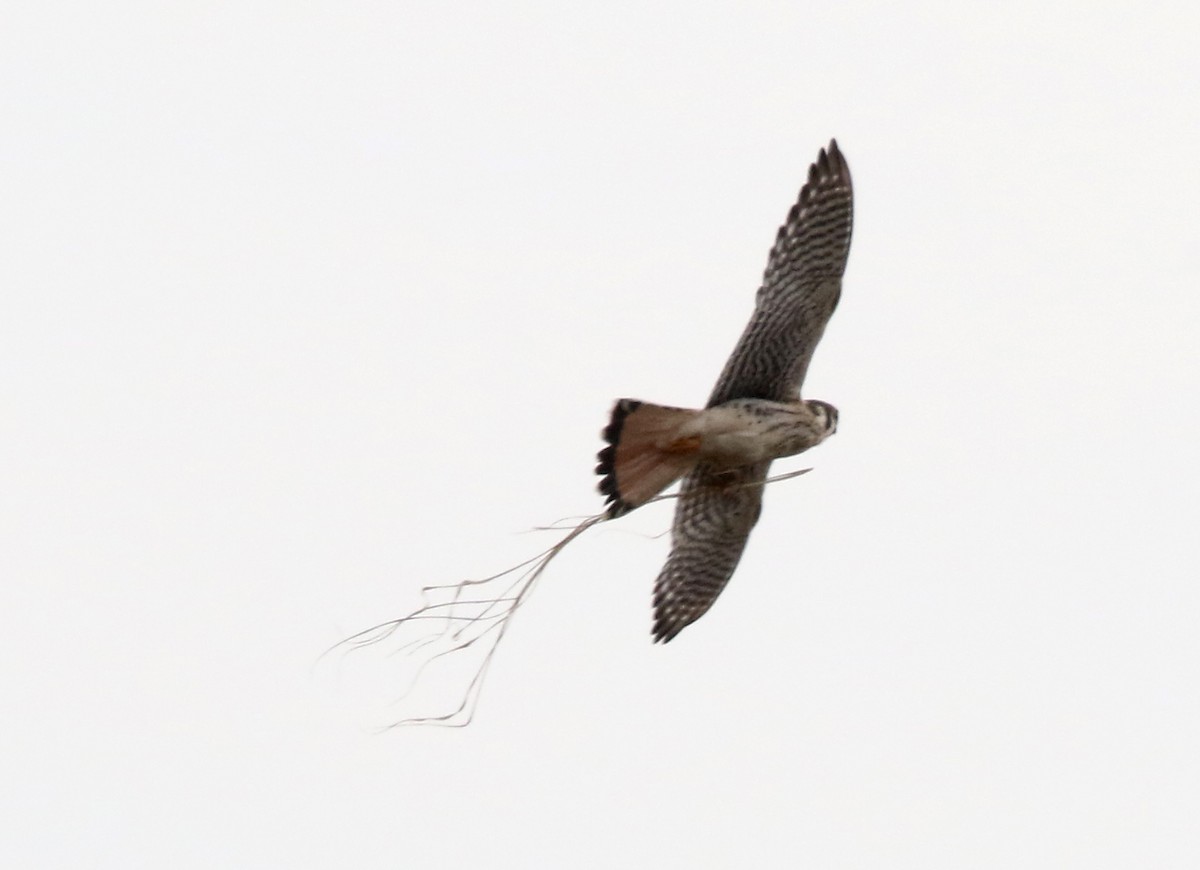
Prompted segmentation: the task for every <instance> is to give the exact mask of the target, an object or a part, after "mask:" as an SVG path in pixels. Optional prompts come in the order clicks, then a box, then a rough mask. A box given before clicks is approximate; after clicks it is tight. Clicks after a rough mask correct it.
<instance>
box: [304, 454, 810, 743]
mask: <svg viewBox="0 0 1200 870" xmlns="http://www.w3.org/2000/svg"><path fill="white" fill-rule="evenodd" d="M810 471H812V469H811V468H801V469H799V470H797V471H789V472H787V473H785V474H779V475H776V476H774V477H769V478H767V479H766V480H764V481H762V482H761V483H757V482H756V483H744V484H738V486H742V487H758V486H766V485H767V484H771V483H778V482H780V481H783V480H790V479H791V478H793V477H799V476H800V475H802V474H807V473H808V472H810ZM723 488H728V487H723ZM675 498H679V493H678V492H673V493H666V494H664V495H658V496H655V497H654V498H652V499H650V500H649V501H647V502H646V504H652V503H653V502H657V501H667V500H669V499H675ZM608 518H609V517H608V515H607V514H595V515H593V516H589V517H584V518H582V519H580V520H579V521H578V522H575V523H574V524H573V525H570V524H568V525H563V524H562V523H563V522H567V523H570V522H571V521H572V520H573V519H575V518H569V519H567V520H560V521H558V522H556V523H553V524H551V525H549V526H540V527H538V528H537V530H538V531H564V530H565V531H566V532H567V534H566V535H565V536H564V537H563V538H562V539H560V540H559V541H558V542H557V543H556V544H554V545H553V546H551V547H548V548H547V549H545V550H543V551H542V552H540V553H538V554H537V555H536V556H533V557H531V558H529V559H526V560H525V561H524V562H521V563H519V564H517V565H514V566H512V567H511V568H508V569H506V570H504V571H501V572H499V573H498V574H493V575H491V576H490V577H484V578H483V579H480V580H462V581H460V582H458V583H451V584H440V585H432V586H426V587H424V588H423V589H422V590H421V597H422V599H423V601H424V602H425V603H424V604H423V605H422V606H421V607H420V608H418V609H417V610H416V611H414V612H413V613H411V614H409V615H408V616H403V617H400V618H399V619H392V620H388V621H387V622H382V623H380V624H378V625H374V626H371V627H370V628H366V629H363V630H362V631H359V632H356V633H355V634H352V635H350V637H347V638H346V639H344V640H341V641H339V642H338V643H336V644H334V645H333V646H331V647H330V648H329V649H327V650H325V652H323V653H321V656H320V657H319V658H318V661H320V659H323V658H324V657H325V656H327V655H329V654H330V653H332V652H334V651H337V650H340V651H343V652H344V653H345V654H347V655H349V654H350V653H354V652H359V651H363V650H367V649H371V648H373V647H376V646H378V645H379V644H381V643H383V642H384V641H387V640H388V639H390V638H392V637H394V636H396V635H397V633H399V632H401V631H402V630H403V629H406V628H409V627H416V626H417V624H418V623H424V622H438V623H441V627H440V628H438V627H435V626H431V627H430V630H429V631H427V632H420V631H418V632H417V634H416V636H415V637H413V638H412V639H411V640H407V641H405V642H403V643H400V644H399V645H398V646H396V647H395V648H394V649H391V650H389V651H388V652H387V653H386V654H385V655H386V656H387V657H389V658H390V657H393V656H398V657H402V658H407V659H411V660H413V668H412V672H411V676H410V678H409V679H408V680H407V681H406V685H405V686H403V687H402V688H401V690H400V692H399V694H398V695H396V696H395V697H393V698H392V701H391V703H392V705H393V706H397V705H399V704H401V703H402V702H403V701H404V700H405V699H406V698H408V697H409V695H410V694H411V693H412V691H413V690H414V689H415V688H416V686H417V685H418V684H419V683H420V681H421V677H422V675H424V673H425V671H426V669H427V668H429V667H430V666H431V665H433V664H434V663H435V662H437V661H439V660H441V659H443V658H445V657H447V656H450V655H452V654H453V653H458V652H462V651H464V650H470V649H472V648H473V647H476V646H477V645H481V644H487V646H486V647H485V649H484V651H483V658H482V661H481V662H480V664H479V666H478V667H477V668H476V669H475V671H474V673H473V675H472V676H471V679H470V681H469V683H468V685H467V687H466V689H465V690H464V691H463V693H462V695H461V700H460V701H459V703H458V705H457V706H456V707H455V708H454V709H453V710H450V711H449V712H447V713H444V714H442V715H437V716H411V717H405V718H402V719H399V720H397V721H394V722H391V723H389V724H387V725H385V726H383V727H382V728H381V729H379V730H381V731H388V730H391V729H393V728H399V727H401V726H406V725H441V726H443V727H450V728H462V727H464V726H466V725H469V724H470V722H471V720H472V718H474V715H475V709H476V706H477V705H478V702H479V693H480V690H481V689H482V687H483V682H484V679H485V678H486V676H487V672H488V668H489V667H491V664H492V658H493V656H494V655H495V654H496V649H497V648H498V647H499V645H500V641H501V640H503V638H504V635H505V633H506V632H507V631H508V627H509V625H510V624H511V621H512V617H513V616H514V615H515V614H516V612H517V610H518V608H520V607H521V605H522V604H524V603H525V601H526V600H527V599H528V598H529V596H530V594H531V593H532V592H533V589H534V586H536V584H537V581H538V578H539V577H541V575H542V572H544V571H545V570H546V568H547V566H549V564H550V562H551V561H553V559H554V557H555V556H557V555H558V554H559V553H561V552H562V551H563V550H564V549H565V548H566V547H567V545H568V544H570V543H571V542H572V541H574V540H575V539H576V538H578V537H579V536H580V535H582V534H583V533H584V532H586V531H587V530H588V529H590V528H592V527H593V526H595V525H598V524H599V523H602V522H604V521H605V520H607V519H608ZM522 569H524V570H522ZM518 572H519V573H518ZM509 577H511V578H513V579H511V580H510V581H509V583H508V585H507V586H506V587H505V588H504V590H503V592H501V593H500V594H499V595H492V594H488V593H487V592H486V589H487V588H488V584H494V583H496V582H497V581H502V580H503V579H504V578H509ZM477 593H478V594H477ZM435 596H443V597H447V596H448V598H447V600H437V601H435V600H433V598H434V597H435ZM464 596H469V597H464ZM431 647H435V649H430V648H431Z"/></svg>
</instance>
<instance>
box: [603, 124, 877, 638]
mask: <svg viewBox="0 0 1200 870" xmlns="http://www.w3.org/2000/svg"><path fill="white" fill-rule="evenodd" d="M853 206H854V197H853V189H852V187H851V184H850V170H849V168H848V167H847V165H846V160H845V158H844V157H842V152H841V151H840V150H838V146H837V141H836V140H835V141H831V142H830V143H829V148H828V149H822V150H821V152H820V154H819V155H818V156H817V160H816V162H815V163H813V164H812V166H811V167H809V170H808V181H807V183H806V184H805V185H804V187H803V189H801V191H800V196H799V199H798V200H797V202H796V204H795V205H794V206H792V209H791V211H790V212H789V213H788V216H787V220H786V221H785V222H784V224H783V226H782V227H780V228H779V233H778V235H777V236H776V238H775V244H774V246H773V247H772V248H771V253H770V256H769V257H768V258H767V268H766V272H765V273H764V274H763V282H762V286H761V287H759V290H758V295H757V298H756V301H755V306H754V314H753V315H752V316H751V318H750V322H749V323H748V324H747V325H746V329H745V331H744V332H743V333H742V337H741V339H740V340H739V341H738V343H737V347H735V348H734V350H733V355H732V356H730V357H729V360H728V362H726V363H725V369H724V371H722V372H721V376H720V377H719V378H718V379H717V384H716V386H715V387H714V388H713V391H712V395H711V396H709V399H708V405H707V406H705V407H704V408H703V409H702V410H692V409H687V408H673V407H667V406H664V405H655V404H651V403H649V402H640V401H637V400H634V399H621V400H619V401H618V402H617V403H616V405H615V406H614V407H613V410H612V418H611V420H610V422H609V424H608V427H607V428H606V429H605V430H604V439H605V440H606V441H607V442H608V445H607V446H606V447H605V448H604V449H603V450H601V451H600V454H599V457H598V458H599V464H598V465H597V466H596V472H597V474H599V475H601V480H600V485H599V488H600V491H601V492H602V493H603V494H604V495H605V496H606V497H607V514H606V517H607V518H614V517H618V516H621V515H622V514H625V513H628V512H629V511H631V510H633V509H634V508H636V507H639V506H640V505H643V504H645V503H646V502H647V501H649V500H650V499H651V498H653V497H655V496H656V495H658V493H660V492H661V491H662V490H664V489H665V488H666V487H668V486H670V485H671V484H672V483H674V482H675V481H676V480H678V479H679V478H681V477H682V478H683V485H682V487H681V488H680V492H679V504H678V505H677V506H676V508H675V521H674V523H673V524H672V527H671V538H672V545H671V554H670V556H669V557H668V558H667V564H666V565H665V566H663V569H662V572H661V573H660V574H659V575H658V580H657V581H656V582H655V584H654V630H653V635H654V640H655V641H656V642H657V641H661V642H663V643H665V642H667V641H669V640H671V639H672V638H673V637H675V636H676V635H677V634H679V632H680V631H682V630H683V629H684V628H685V627H687V626H688V625H690V624H691V623H693V622H695V621H696V620H697V619H699V618H700V617H701V616H703V615H704V614H705V612H707V611H708V609H709V608H710V607H712V604H713V602H714V601H715V600H716V599H717V596H718V595H720V594H721V590H722V589H724V588H725V584H726V583H728V582H729V578H730V577H731V576H732V575H733V572H734V570H735V569H736V568H737V564H738V561H739V560H740V559H741V557H742V551H743V550H745V548H746V540H747V539H748V537H749V535H750V530H751V529H753V528H754V524H755V523H756V522H758V517H759V514H760V513H761V511H762V491H763V484H764V481H765V480H766V477H767V470H768V468H769V467H770V465H771V461H772V460H775V459H779V458H781V457H784V456H794V455H795V454H797V453H802V452H803V451H805V450H808V449H809V448H810V447H815V446H816V445H818V444H820V443H821V442H822V441H824V440H825V439H826V438H828V437H829V436H830V435H832V434H833V433H834V432H836V431H837V423H838V412H837V409H836V408H835V407H833V405H830V404H829V403H828V402H822V401H818V400H814V399H801V398H800V389H801V386H802V385H803V383H804V375H805V373H806V372H807V371H808V364H809V362H810V361H811V360H812V355H813V351H814V350H816V347H817V342H819V341H820V340H821V335H822V334H823V333H824V331H825V324H827V323H828V322H829V318H830V316H832V314H833V310H834V308H836V307H837V303H838V297H839V296H840V295H841V290H842V273H843V272H845V270H846V257H847V255H848V254H849V252H850V231H851V225H852V223H853V215H854V208H853Z"/></svg>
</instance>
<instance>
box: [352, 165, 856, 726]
mask: <svg viewBox="0 0 1200 870" xmlns="http://www.w3.org/2000/svg"><path fill="white" fill-rule="evenodd" d="M853 204H854V203H853V191H852V189H851V185H850V170H849V168H848V167H847V166H846V160H845V158H844V157H842V153H841V151H840V150H838V146H837V142H836V141H831V142H830V143H829V147H828V148H826V149H822V150H821V152H820V154H819V155H818V156H817V160H816V162H814V163H813V164H812V166H810V167H809V170H808V180H807V182H806V183H805V185H804V187H803V188H802V189H801V191H800V196H799V198H798V200H797V201H796V204H795V205H793V206H792V209H791V211H789V212H788V216H787V220H786V221H785V222H784V224H783V226H782V227H781V228H780V229H779V233H778V235H777V236H776V238H775V244H774V246H773V247H772V248H771V252H770V256H769V257H768V258H767V269H766V272H765V273H764V275H763V282H762V286H761V287H759V289H758V295H757V297H756V300H755V306H754V313H753V315H752V316H751V318H750V322H749V324H747V326H746V328H745V330H744V331H743V332H742V337H741V339H740V340H739V341H738V343H737V346H736V347H735V348H734V350H733V355H732V356H730V357H729V360H728V361H727V362H726V363H725V369H724V371H722V372H721V376H720V377H719V378H718V379H717V384H716V386H715V387H714V388H713V391H712V395H711V396H709V399H708V404H707V405H706V406H705V407H704V408H702V409H698V410H694V409H687V408H675V407H669V406H665V405H655V404H651V403H649V402H641V401H636V400H633V399H621V400H619V401H618V402H617V403H616V405H615V406H614V407H613V410H612V415H611V417H610V420H609V423H608V426H607V427H606V428H605V429H604V433H603V435H604V439H605V441H606V442H607V445H606V446H605V447H604V448H603V449H602V450H601V451H600V454H599V464H598V465H597V467H596V471H597V473H598V474H599V475H600V477H601V479H600V484H599V488H600V491H601V492H602V493H603V494H604V496H605V497H606V506H605V510H604V512H603V513H600V514H597V515H595V516H591V517H588V518H586V519H584V520H583V521H582V522H579V523H577V524H574V525H573V526H568V527H567V528H569V529H570V531H569V532H568V534H567V535H566V536H565V537H564V538H563V539H562V540H560V541H559V542H558V543H557V544H555V545H554V546H552V547H550V548H549V549H548V550H545V551H543V552H542V553H540V554H538V555H537V556H534V557H533V558H532V559H529V560H528V561H526V562H522V563H521V564H520V565H517V566H515V567H513V568H510V569H508V570H507V571H502V572H500V573H499V574H495V575H493V576H491V577H486V578H484V579H482V580H463V581H461V582H459V583H454V584H448V585H437V586H427V587H426V588H425V590H424V594H425V598H426V603H425V604H424V605H423V606H422V607H421V608H419V609H418V610H416V611H415V612H414V613H411V614H409V615H408V616H405V617H401V618H399V619H394V620H391V621H389V622H385V623H382V624H380V625H376V626H374V627H372V628H368V629H366V630H364V631H361V632H359V633H357V634H355V635H352V636H351V637H349V638H346V639H345V640H343V641H342V642H340V643H339V644H335V646H334V647H333V648H331V649H336V648H344V649H347V650H355V649H364V648H372V647H377V645H379V644H382V643H383V642H384V641H387V642H388V643H387V644H385V650H384V652H385V655H384V656H383V657H382V661H384V662H385V663H391V662H399V663H400V664H402V665H407V666H408V667H407V669H406V670H403V673H404V674H405V675H406V676H405V679H404V680H403V682H404V683H406V684H407V688H405V689H404V690H403V691H402V692H401V693H400V694H399V696H398V697H395V698H393V699H392V700H391V701H390V702H389V706H388V708H387V709H388V710H389V711H394V707H395V705H396V704H399V703H400V702H406V703H407V702H409V701H410V700H411V697H410V692H411V691H412V690H413V689H414V688H415V687H416V684H417V682H418V681H419V678H420V676H421V674H422V673H423V672H424V671H425V669H426V667H427V666H429V665H431V664H433V663H434V662H435V661H437V660H439V659H442V658H443V657H446V656H449V655H450V654H451V653H458V652H462V651H467V650H471V651H475V652H476V653H478V654H479V655H480V659H479V663H478V665H477V666H476V667H475V668H474V669H473V670H469V673H471V674H472V676H471V677H470V683H469V685H468V686H467V688H466V690H465V691H464V692H463V693H462V694H461V695H459V698H460V700H459V703H458V705H457V707H455V708H454V709H452V710H450V712H447V713H445V714H442V715H419V716H408V717H404V718H400V719H398V720H397V719H391V721H390V722H389V724H387V725H386V726H384V727H388V728H390V727H396V726H399V725H413V724H438V725H450V726H462V725H466V724H468V723H469V722H470V721H471V718H472V716H473V715H474V710H475V705H476V703H477V701H478V696H479V690H480V687H481V685H482V682H483V679H484V676H485V675H486V673H487V669H488V666H489V665H490V663H491V660H492V655H493V654H494V653H495V651H496V648H497V646H498V645H499V643H500V640H501V639H502V638H503V637H504V633H505V632H506V631H507V629H508V626H509V622H510V620H511V618H512V616H513V615H514V614H515V613H516V611H517V609H518V608H519V607H520V606H521V604H523V603H524V602H525V600H526V599H527V598H528V597H529V594H530V593H531V592H532V590H533V587H534V585H535V583H536V582H537V579H538V577H539V576H540V575H541V573H542V572H543V571H544V570H545V568H546V566H547V565H548V564H549V563H550V561H551V560H552V559H553V558H554V557H555V556H557V555H558V554H559V553H560V552H561V551H562V550H563V548H564V547H566V546H567V545H568V544H569V543H571V541H573V540H574V539H575V538H577V537H578V536H579V535H580V534H582V533H583V532H585V531H587V529H589V528H591V527H592V526H594V525H596V524H597V523H600V522H603V521H605V520H609V519H614V518H616V517H619V516H621V515H623V514H626V513H628V512H629V511H631V510H634V509H635V508H637V507H640V506H642V505H644V504H647V503H648V502H650V501H657V500H660V499H664V498H678V500H679V504H678V505H677V507H676V509H675V520H674V523H673V524H672V527H671V535H672V545H671V553H670V556H668V558H667V563H666V565H665V566H664V567H663V569H662V572H661V573H660V574H659V575H658V580H657V581H656V582H655V584H654V628H653V636H654V640H655V641H656V642H663V643H665V642H667V641H669V640H671V639H672V638H674V637H675V636H676V635H678V634H679V632H680V631H682V630H683V629H684V628H686V627H687V626H688V625H690V624H691V623H693V622H695V621H696V620H697V619H699V618H700V617H701V616H703V615H704V614H705V613H706V612H707V611H708V609H709V608H710V607H711V606H712V604H713V602H714V601H715V600H716V598H717V596H718V595H720V594H721V590H722V589H724V588H725V584H726V583H728V582H729V578H730V577H731V576H732V575H733V572H734V569H736V568H737V564H738V561H739V560H740V559H741V557H742V552H743V551H744V550H745V548H746V541H747V539H748V538H749V535H750V531H751V529H753V528H754V525H755V523H757V522H758V517H759V513H760V512H761V510H762V491H763V487H764V486H765V485H766V484H767V483H770V482H771V481H772V480H778V479H781V478H782V477H792V476H795V475H796V474H802V473H804V471H807V469H804V471H798V472H792V473H790V474H786V475H781V476H780V477H774V478H768V477H767V473H768V470H769V469H770V466H771V463H772V461H774V460H776V459H779V458H781V457H784V456H794V455H795V454H797V453H802V452H804V451H805V450H808V449H809V448H810V447H815V446H816V445H817V444H820V443H821V442H822V441H824V440H825V439H826V438H828V437H829V436H830V435H832V434H833V433H834V432H835V431H836V430H837V422H838V412H837V409H836V408H834V407H833V405H830V404H829V403H827V402H821V401H817V400H814V399H802V398H801V397H800V388H801V386H802V385H803V383H804V376H805V373H806V372H807V371H808V365H809V362H810V361H811V360H812V355H813V351H814V350H816V347H817V342H819V341H820V340H821V335H822V334H823V333H824V331H825V325H826V324H827V323H828V322H829V318H830V317H831V316H832V315H833V311H834V308H836V307H837V303H838V297H839V296H840V295H841V289H842V273H843V272H844V271H845V269H846V257H847V255H848V254H849V251H850V230H851V224H852V222H853V210H854V209H853ZM680 478H683V484H682V486H681V487H680V489H679V491H678V493H676V494H671V495H662V494H661V493H662V491H663V490H664V489H666V488H667V487H669V486H670V485H671V484H673V483H674V482H675V481H677V480H679V479H680ZM558 528H561V527H558ZM514 577H515V579H514ZM506 584H507V585H506ZM430 622H432V623H433V625H434V626H436V627H435V628H433V629H432V631H429V630H425V631H423V627H424V626H428V625H429V624H430ZM410 630H411V631H410ZM413 634H415V635H416V636H415V637H413V636H412V635H413ZM396 653H398V654H399V655H395V654H396ZM414 703H416V704H418V705H420V704H421V702H420V701H416V702H414Z"/></svg>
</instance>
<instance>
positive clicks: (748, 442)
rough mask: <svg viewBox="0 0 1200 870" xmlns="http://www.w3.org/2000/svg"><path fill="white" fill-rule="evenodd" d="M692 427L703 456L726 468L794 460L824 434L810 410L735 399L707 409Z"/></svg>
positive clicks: (795, 405) (795, 404)
mask: <svg viewBox="0 0 1200 870" xmlns="http://www.w3.org/2000/svg"><path fill="white" fill-rule="evenodd" d="M691 427H694V430H695V431H694V434H695V435H698V436H699V437H700V454H701V455H702V456H703V457H704V458H705V459H707V460H709V461H710V462H715V463H717V464H718V465H727V466H740V465H750V464H753V463H756V462H764V461H766V460H770V459H779V458H780V457H783V456H793V455H795V454H797V453H801V452H803V451H805V450H807V449H808V448H810V447H812V446H814V445H816V444H818V443H820V441H821V434H822V433H820V432H818V430H817V426H816V419H815V417H814V415H813V413H812V411H811V410H810V409H809V408H808V406H806V405H804V404H803V403H801V402H772V401H768V400H766V399H734V400H732V401H730V402H726V403H725V404H723V405H717V406H716V407H713V408H708V409H706V410H705V411H704V413H703V414H701V415H699V417H697V418H696V419H695V420H694V421H693V422H692V423H691V424H690V427H689V428H691Z"/></svg>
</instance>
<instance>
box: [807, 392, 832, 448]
mask: <svg viewBox="0 0 1200 870" xmlns="http://www.w3.org/2000/svg"><path fill="white" fill-rule="evenodd" d="M804 404H806V405H808V409H809V410H810V411H812V412H813V416H814V417H816V420H817V430H818V431H819V432H822V433H824V434H822V436H821V440H822V441H823V440H825V439H826V438H828V437H829V436H830V435H832V434H833V433H834V432H836V431H837V424H838V409H837V408H835V407H833V405H831V404H829V403H828V402H822V401H821V400H820V399H809V400H807V401H806V402H805V403H804Z"/></svg>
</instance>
